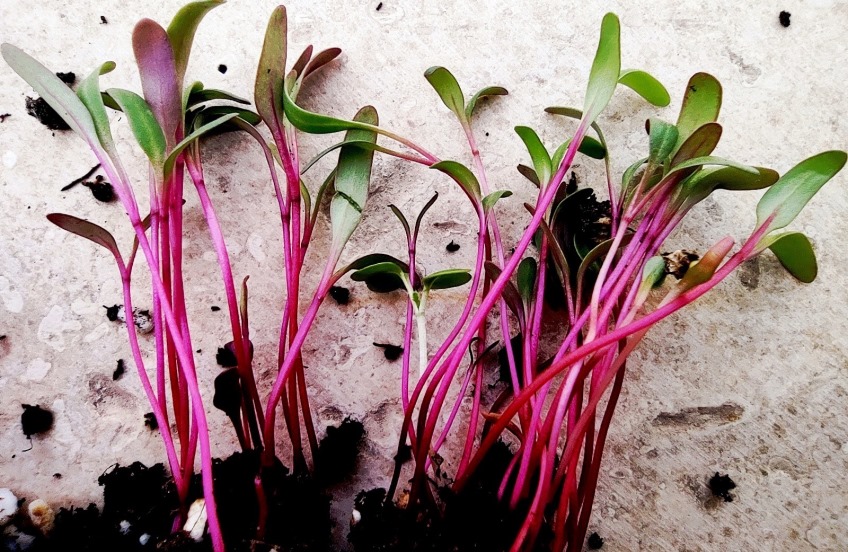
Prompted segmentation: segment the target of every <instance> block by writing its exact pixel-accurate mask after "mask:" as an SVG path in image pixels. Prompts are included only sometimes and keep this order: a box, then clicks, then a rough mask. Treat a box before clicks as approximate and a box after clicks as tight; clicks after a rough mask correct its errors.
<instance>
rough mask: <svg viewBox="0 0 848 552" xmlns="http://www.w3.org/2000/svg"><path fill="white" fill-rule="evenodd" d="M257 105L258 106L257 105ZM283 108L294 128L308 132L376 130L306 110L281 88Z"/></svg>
mask: <svg viewBox="0 0 848 552" xmlns="http://www.w3.org/2000/svg"><path fill="white" fill-rule="evenodd" d="M257 107H259V106H258V105H257ZM283 108H284V110H285V113H286V118H287V119H288V120H289V122H290V123H291V124H292V125H294V127H295V128H297V129H298V130H302V131H304V132H308V133H310V134H331V133H333V132H343V131H346V130H368V131H372V132H376V131H377V130H378V129H377V128H376V127H375V126H374V125H368V124H365V123H361V122H358V121H346V120H344V119H336V118H335V117H330V116H328V115H321V114H319V113H312V112H311V111H307V110H305V109H303V108H301V107H300V106H298V105H297V104H296V103H294V100H293V99H292V97H291V95H290V94H289V92H288V90H286V89H283ZM261 114H262V113H261V112H260V115H261ZM262 118H263V119H265V116H264V115H263V117H262ZM266 122H267V120H266Z"/></svg>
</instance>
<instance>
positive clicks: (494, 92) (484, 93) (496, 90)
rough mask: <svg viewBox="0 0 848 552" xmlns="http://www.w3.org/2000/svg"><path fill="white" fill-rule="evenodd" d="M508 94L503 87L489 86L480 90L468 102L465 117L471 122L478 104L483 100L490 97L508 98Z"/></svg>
mask: <svg viewBox="0 0 848 552" xmlns="http://www.w3.org/2000/svg"><path fill="white" fill-rule="evenodd" d="M508 94H509V92H507V90H506V88H504V87H502V86H489V87H487V88H484V89H483V90H480V91H479V92H477V93H476V94H474V95H473V96H471V99H470V100H468V105H466V106H465V116H466V117H467V118H468V120H469V121H470V120H471V117H472V116H473V115H474V109H475V108H476V107H477V102H479V101H480V100H481V99H483V98H487V97H489V96H507V95H508Z"/></svg>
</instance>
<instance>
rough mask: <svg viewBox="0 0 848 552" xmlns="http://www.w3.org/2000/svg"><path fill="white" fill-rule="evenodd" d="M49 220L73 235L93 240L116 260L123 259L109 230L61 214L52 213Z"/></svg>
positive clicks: (48, 217) (48, 216)
mask: <svg viewBox="0 0 848 552" xmlns="http://www.w3.org/2000/svg"><path fill="white" fill-rule="evenodd" d="M47 220H49V221H50V222H52V223H53V224H55V225H56V226H58V227H59V228H61V229H62V230H66V231H68V232H70V233H71V234H76V235H77V236H82V237H83V238H85V239H87V240H91V241H93V242H94V243H96V244H97V245H102V246H103V247H105V248H106V249H108V250H109V252H110V253H112V255H114V256H115V259H118V260H120V259H121V252H120V251H119V250H118V244H117V243H115V238H113V237H112V234H110V233H109V232H108V231H107V230H105V229H104V228H102V227H100V226H98V225H96V224H94V223H93V222H89V221H87V220H83V219H81V218H77V217H74V216H71V215H64V214H61V213H50V214H49V215H47Z"/></svg>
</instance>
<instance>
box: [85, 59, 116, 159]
mask: <svg viewBox="0 0 848 552" xmlns="http://www.w3.org/2000/svg"><path fill="white" fill-rule="evenodd" d="M114 69H115V62H114V61H107V62H106V63H104V64H103V65H101V66H100V67H98V68H97V69H95V70H94V71H92V72H91V74H90V75H89V76H88V77H86V78H85V79H84V80H83V81H82V82H81V83H80V85H79V87H77V97H78V98H79V99H80V101H82V103H83V104H84V105H85V107H86V109H88V112H89V114H91V119H92V121H93V122H94V129H95V131H96V132H97V139H98V140H99V141H100V143H101V144H102V145H103V148H104V149H105V150H106V151H108V152H109V154H110V155H113V156H114V155H116V154H117V152H116V151H115V142H114V140H113V139H112V129H111V128H110V126H109V116H108V115H107V114H106V106H105V105H104V104H103V95H102V94H101V93H100V75H105V74H106V73H109V72H111V71H113V70H114Z"/></svg>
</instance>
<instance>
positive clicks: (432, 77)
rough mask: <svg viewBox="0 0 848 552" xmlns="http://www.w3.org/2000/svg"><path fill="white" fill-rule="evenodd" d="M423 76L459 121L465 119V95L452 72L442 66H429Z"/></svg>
mask: <svg viewBox="0 0 848 552" xmlns="http://www.w3.org/2000/svg"><path fill="white" fill-rule="evenodd" d="M424 78H425V79H427V82H429V83H430V86H432V87H433V89H434V90H435V91H436V93H437V94H438V95H439V97H440V98H441V99H442V101H443V102H444V103H445V105H446V106H447V107H448V109H450V110H451V111H453V113H454V115H456V117H457V118H458V119H459V120H460V121H465V120H466V119H465V97H464V96H463V94H462V89H461V88H460V87H459V83H458V82H457V81H456V78H455V77H454V76H453V74H451V72H450V71H448V70H447V69H445V68H444V67H430V68H429V69H427V71H425V72H424Z"/></svg>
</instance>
